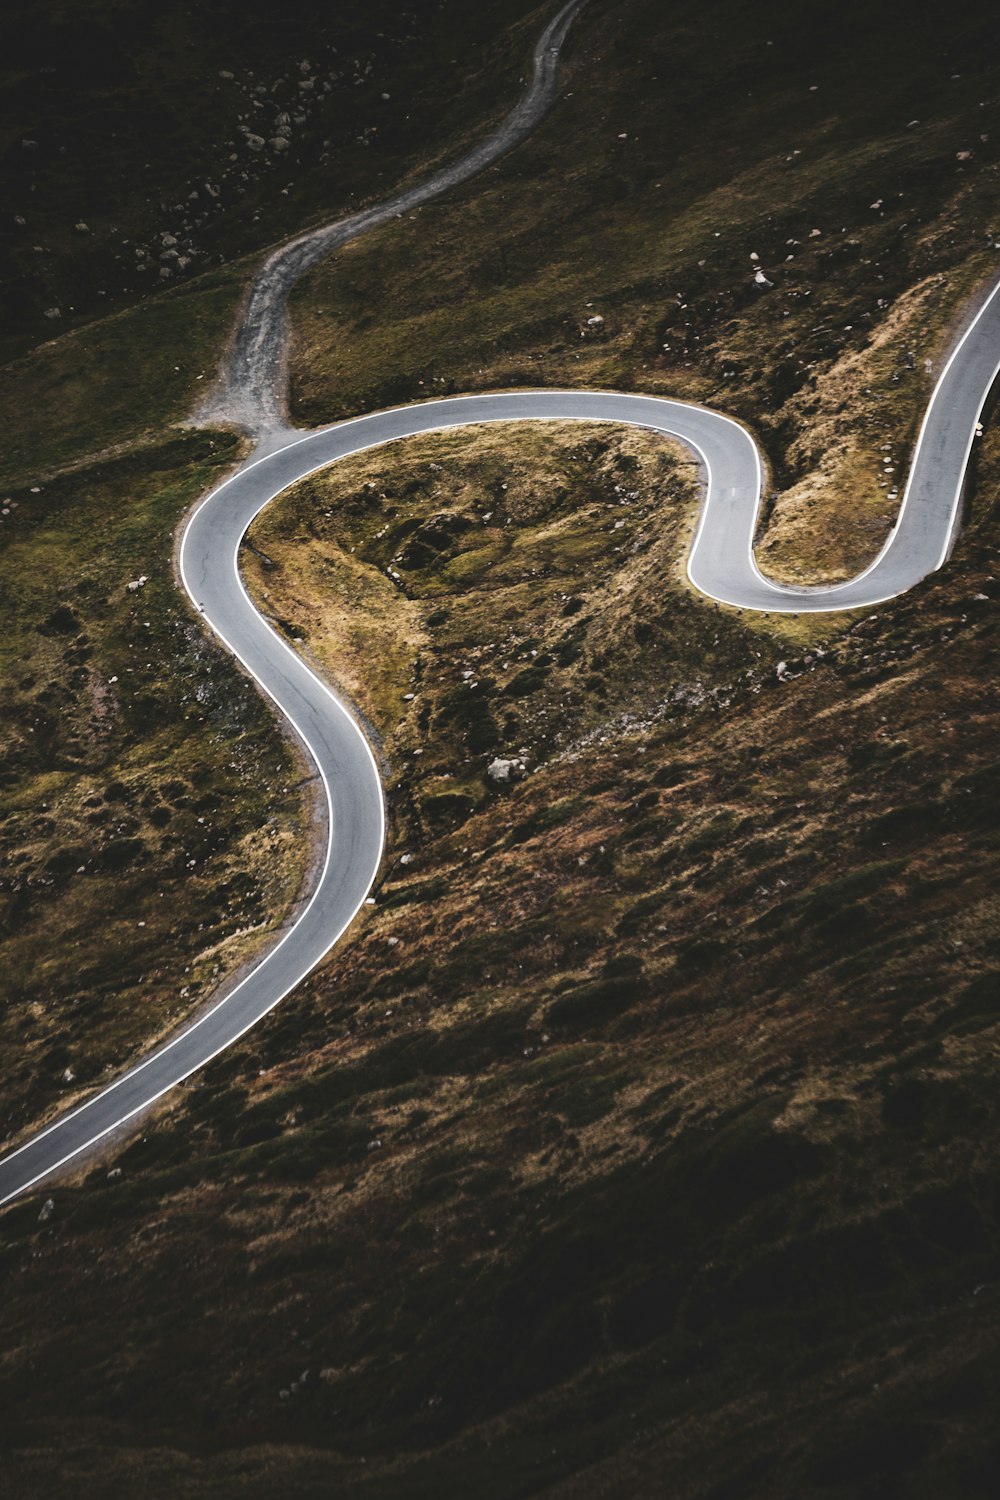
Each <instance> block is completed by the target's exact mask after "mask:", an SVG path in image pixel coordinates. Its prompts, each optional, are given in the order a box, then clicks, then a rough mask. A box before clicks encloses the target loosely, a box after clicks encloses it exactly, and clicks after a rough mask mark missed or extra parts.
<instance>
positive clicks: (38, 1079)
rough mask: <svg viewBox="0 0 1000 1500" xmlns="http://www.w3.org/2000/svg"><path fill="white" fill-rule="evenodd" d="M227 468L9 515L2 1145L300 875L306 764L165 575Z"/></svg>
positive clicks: (178, 464) (100, 486)
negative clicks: (299, 766) (186, 517)
mask: <svg viewBox="0 0 1000 1500" xmlns="http://www.w3.org/2000/svg"><path fill="white" fill-rule="evenodd" d="M234 452H235V443H234V441H233V439H232V438H230V437H228V436H225V437H210V436H189V437H175V438H173V439H168V440H165V441H163V442H162V443H160V444H159V445H157V446H154V447H151V448H147V449H137V450H133V452H131V453H130V454H128V455H126V456H123V457H121V458H118V459H114V460H108V461H107V462H105V463H102V464H99V465H94V466H92V467H89V468H86V469H84V470H82V471H81V472H79V473H75V474H71V475H68V476H66V477H64V478H62V479H56V480H53V481H52V482H50V483H48V484H46V485H44V486H41V487H36V489H35V490H34V491H33V490H32V489H30V488H25V489H21V490H17V491H14V492H12V494H11V495H10V496H9V497H8V499H7V502H6V505H5V507H4V508H5V510H6V511H7V514H5V515H4V517H3V530H2V539H0V601H2V602H0V684H2V686H0V713H2V717H3V722H4V726H5V732H4V744H3V749H2V754H0V829H2V832H0V870H2V873H0V932H2V949H0V951H2V954H3V980H2V984H0V991H2V996H3V1002H2V1007H0V1045H2V1049H3V1056H4V1091H3V1114H2V1121H0V1127H2V1133H3V1135H4V1136H5V1137H9V1136H10V1135H11V1134H13V1133H15V1132H17V1131H19V1130H20V1129H22V1128H23V1127H24V1126H25V1125H26V1124H28V1123H29V1122H30V1121H31V1120H32V1119H37V1118H38V1117H39V1115H41V1114H42V1113H43V1112H45V1111H47V1110H48V1109H50V1108H51V1106H52V1105H53V1103H55V1102H56V1101H65V1100H67V1099H71V1098H72V1097H73V1096H74V1094H75V1093H76V1091H77V1090H78V1089H79V1088H80V1087H81V1086H84V1087H85V1086H86V1085H88V1084H91V1083H94V1082H98V1081H100V1080H101V1078H102V1077H103V1075H104V1072H105V1069H106V1068H107V1067H108V1066H109V1065H110V1066H112V1067H116V1066H119V1065H120V1064H121V1063H122V1062H124V1061H125V1060H126V1059H127V1058H128V1057H129V1056H130V1055H131V1054H132V1052H133V1050H134V1049H135V1048H136V1047H137V1046H139V1045H140V1044H143V1043H147V1042H148V1041H149V1039H150V1038H151V1037H153V1036H155V1035H156V1034H157V1033H158V1032H161V1031H162V1030H163V1029H164V1028H165V1027H166V1026H167V1025H168V1024H169V1023H170V1022H171V1020H173V1019H175V1018H176V1017H178V1016H182V1015H185V1014H186V1013H187V1012H189V1011H190V1009H191V1007H192V1006H193V1005H194V1004H195V1003H196V1002H197V1000H198V999H199V998H200V997H202V996H204V995H205V994H207V993H208V992H209V990H210V989H211V988H212V982H213V980H214V979H217V978H218V977H219V975H220V974H225V973H227V972H229V971H230V970H231V969H233V968H234V967H235V966H236V964H237V963H238V962H239V961H240V960H241V959H242V958H243V957H244V956H246V954H247V953H248V952H250V951H251V950H252V948H253V947H254V946H256V945H257V944H259V941H260V935H261V934H263V933H264V932H266V931H268V930H270V929H272V928H273V926H274V925H275V923H276V921H278V920H280V918H281V917H282V915H283V914H284V911H285V908H286V906H287V902H288V896H289V892H290V890H294V888H295V886H296V884H297V882H298V881H299V880H300V879H301V877H302V873H303V869H304V863H305V855H306V851H305V850H304V849H303V847H302V837H301V832H300V829H299V825H298V813H299V799H300V793H299V792H298V790H297V789H295V785H294V784H295V783H296V782H297V781H298V775H299V773H298V772H297V770H296V769H295V765H294V761H293V757H292V755H291V753H290V752H289V750H288V749H287V748H286V747H284V746H282V744H281V742H280V741H279V740H277V738H276V736H275V733H274V728H273V724H272V721H271V718H270V716H269V714H268V712H267V710H266V708H265V707H264V705H263V704H262V703H261V701H260V699H259V698H258V696H257V694H256V693H255V692H254V691H253V689H252V688H251V687H250V685H249V684H248V683H247V682H245V681H244V679H243V678H242V677H241V676H240V674H239V672H238V671H237V670H236V669H235V667H234V666H232V665H231V664H230V662H229V660H228V659H226V658H223V657H221V656H220V654H219V653H218V652H217V651H216V650H215V649H214V648H213V647H211V646H210V645H209V644H208V642H207V641H206V640H205V638H204V635H203V633H202V631H201V629H200V628H199V627H198V626H197V625H195V624H194V622H193V621H192V620H191V618H190V615H189V613H188V610H187V608H186V607H185V605H184V603H183V601H182V599H181V597H180V594H179V593H178V591H177V588H176V585H175V583H174V578H173V574H172V569H171V563H170V554H171V542H172V534H173V530H174V527H175V526H176V524H177V519H178V517H179V516H180V515H181V514H182V513H183V511H184V509H185V508H186V506H188V505H189V504H190V503H191V501H192V500H193V499H194V498H195V497H196V496H197V495H199V494H200V493H201V492H202V491H203V490H205V489H206V488H207V487H208V486H209V485H210V484H211V483H212V482H213V481H215V480H216V479H218V478H219V477H220V476H221V474H222V473H224V472H225V467H226V466H227V465H228V464H229V463H231V462H232V458H233V456H234ZM140 580H143V581H142V582H141V584H140ZM130 584H131V585H133V587H132V588H130V587H129V585H130ZM255 934H256V935H255Z"/></svg>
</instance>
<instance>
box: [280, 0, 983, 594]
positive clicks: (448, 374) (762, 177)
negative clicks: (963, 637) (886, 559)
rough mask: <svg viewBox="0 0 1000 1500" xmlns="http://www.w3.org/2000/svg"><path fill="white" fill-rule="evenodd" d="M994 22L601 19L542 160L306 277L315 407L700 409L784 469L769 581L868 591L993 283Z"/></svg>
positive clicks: (838, 17)
mask: <svg viewBox="0 0 1000 1500" xmlns="http://www.w3.org/2000/svg"><path fill="white" fill-rule="evenodd" d="M998 25H1000V23H998V21H997V17H996V14H995V12H994V11H993V10H992V9H991V8H990V7H988V6H986V5H972V6H965V7H960V8H959V9H958V10H956V11H955V12H954V13H953V14H950V15H949V16H948V17H947V21H945V20H944V18H943V17H942V14H941V10H940V7H939V6H936V5H930V4H927V3H921V4H917V5H915V6H911V7H909V8H908V11H907V19H906V24H905V26H901V25H900V21H899V14H898V10H897V9H896V8H895V7H892V6H890V5H887V4H868V3H866V0H849V3H847V4H844V5H836V6H833V5H831V6H825V7H824V6H820V5H807V6H806V7H805V8H804V9H803V7H801V6H790V5H785V4H781V3H769V4H763V5H754V6H748V5H746V4H745V3H743V0H713V3H711V4H708V5H705V4H703V3H700V0H699V3H692V0H674V3H671V4H669V5H665V4H664V3H663V0H627V3H625V4H617V5H608V4H603V3H600V0H598V3H594V4H592V5H591V6H590V7H589V8H588V10H587V11H586V12H585V13H584V15H583V16H582V17H581V21H580V28H579V31H578V32H577V34H576V37H575V40H574V44H573V48H572V52H571V61H570V72H569V73H568V75H567V80H566V81H567V94H566V96H565V97H564V98H563V99H562V101H561V102H560V106H559V109H558V110H557V111H556V112H555V113H554V114H553V115H551V116H550V117H549V118H548V120H546V121H545V122H544V124H543V125H542V127H541V128H540V129H539V131H538V132H537V133H536V134H535V135H534V136H533V137H532V139H531V140H530V141H529V142H528V143H527V144H526V145H525V147H524V148H523V149H522V150H520V151H518V152H517V153H516V155H514V156H513V157H510V158H508V159H507V160H506V161H505V162H502V163H500V164H499V165H498V166H497V167H496V168H495V169H493V170H492V171H491V172H490V173H489V174H487V177H486V178H485V179H484V180H483V181H477V182H474V183H470V184H469V185H467V186H466V187H465V188H464V189H462V190H461V191H460V192H458V193H456V194H455V195H453V197H452V198H451V199H450V200H449V202H448V203H447V204H444V205H438V204H434V205H431V206H429V207H427V208H425V209H423V210H421V211H420V213H418V214H416V215H414V216H411V217H410V218H408V219H405V220H403V221H402V222H400V223H399V224H396V225H393V226H390V227H388V228H385V229H382V230H380V231H379V232H378V233H377V234H374V235H372V236H370V237H369V238H367V239H365V240H364V241H361V242H359V243H358V244H356V245H353V246H351V247H350V248H349V249H348V250H347V251H346V252H344V253H343V254H341V255H338V256H337V257H335V258H334V259H333V260H331V261H329V262H328V263H327V264H326V265H325V266H322V267H319V268H318V269H317V270H316V271H315V272H313V273H312V275H311V276H310V277H309V278H308V279H307V281H306V282H304V283H303V285H302V287H301V288H300V290H299V291H298V292H297V293H296V295H295V297H294V298H293V308H294V309H295V314H296V329H297V338H298V350H297V355H296V360H295V363H294V366H293V384H292V389H293V398H294V404H295V409H296V411H297V413H298V414H299V416H300V417H301V418H302V419H303V420H304V421H306V422H309V423H313V422H318V421H320V420H329V419H331V418H333V417H337V416H340V415H342V414H347V413H352V412H356V411H365V410H371V409H372V408H374V407H377V406H379V405H387V404H392V403H394V402H399V401H403V400H407V399H412V398H413V397H415V396H428V395H437V394H445V393H446V392H449V391H452V390H458V391H463V390H469V389H474V388H478V387H487V388H489V387H496V386H498V385H500V386H503V385H525V384H527V385H545V384H558V385H566V384H569V385H594V386H606V387H607V386H610V387H618V388H623V389H638V390H644V391H664V392H666V393H669V394H672V395H688V396H691V397H693V398H694V399H695V400H698V401H704V402H706V403H707V404H709V405H714V406H717V407H719V408H720V409H722V410H724V411H728V412H731V413H733V414H734V415H736V416H740V417H743V418H745V419H746V420H747V421H749V422H750V423H751V425H752V426H753V428H754V431H755V433H756V434H757V435H758V437H759V439H760V441H761V442H762V444H763V446H764V449H765V452H766V454H767V456H768V459H769V462H770V465H771V471H772V479H773V481H774V485H775V489H776V490H777V491H778V492H779V495H780V498H779V500H778V503H777V505H776V507H775V508H774V512H773V514H772V516H771V525H770V528H769V530H768V534H767V537H766V540H765V545H764V551H763V557H764V560H765V563H766V564H767V565H768V566H769V567H771V568H773V569H775V570H776V571H778V572H783V573H785V574H788V575H790V576H793V577H796V576H797V577H816V576H827V575H828V576H846V575H848V574H850V573H852V572H855V571H857V569H858V568H859V567H860V566H862V565H863V563H864V562H865V560H867V558H868V557H870V555H871V553H872V551H873V550H874V549H875V548H877V545H878V543H879V541H880V540H881V539H882V537H883V536H884V534H885V531H886V529H887V527H888V525H889V524H890V521H891V517H892V516H893V515H894V513H895V509H896V501H895V499H893V498H892V495H891V492H892V490H893V487H894V485H895V484H898V482H899V480H900V478H901V475H902V469H901V467H900V465H901V463H902V461H903V458H904V456H905V454H906V453H907V451H908V448H909V444H910V442H911V440H912V438H913V436H914V434H915V431H916V422H917V419H918V414H919V411H920V407H921V404H922V402H923V400H924V398H925V396H926V394H927V392H928V391H929V389H930V381H929V379H928V375H927V371H926V370H925V366H924V361H925V359H934V358H935V356H936V355H937V353H938V351H939V349H940V347H941V343H942V336H943V334H944V332H945V330H946V329H947V327H948V325H949V323H950V321H951V320H953V319H954V317H955V315H956V311H957V310H958V309H960V308H961V306H962V303H963V300H964V298H965V297H966V296H967V295H968V292H969V290H970V288H971V287H972V286H973V285H974V284H975V282H976V281H977V280H981V279H982V277H983V276H986V275H989V274H990V273H991V271H993V270H994V269H995V268H997V267H998V257H997V252H996V251H995V249H993V248H992V246H993V236H994V234H996V235H998V236H1000V176H998V173H997V143H998V141H1000V120H998V103H997V79H996V64H995V59H996V43H997V40H998ZM574 60H575V61H574ZM751 257H756V259H752V258H751ZM758 269H759V270H761V271H762V272H763V274H764V276H765V279H766V280H767V281H769V282H771V283H772V284H773V285H772V287H771V289H770V290H768V289H761V288H760V287H758V286H757V285H756V283H755V273H756V271H757V270H758ZM387 287H389V288H391V297H389V298H388V299H387V298H386V288H387ZM387 301H388V302H389V304H390V306H391V315H390V316H388V317H379V316H376V315H375V314H374V309H375V308H378V307H382V306H384V305H385V304H386V302H387ZM595 319H596V320H597V321H596V322H595V321H594V320H595ZM890 458H891V460H892V472H887V471H886V469H885V465H886V463H887V462H888V460H889V459H890Z"/></svg>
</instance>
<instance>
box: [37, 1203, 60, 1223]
mask: <svg viewBox="0 0 1000 1500" xmlns="http://www.w3.org/2000/svg"><path fill="white" fill-rule="evenodd" d="M55 1211H56V1205H55V1202H54V1200H53V1199H52V1198H46V1200H45V1202H44V1203H43V1204H42V1211H41V1213H40V1214H39V1215H38V1222H39V1224H47V1223H48V1222H49V1220H50V1219H51V1217H52V1215H53V1214H54V1213H55Z"/></svg>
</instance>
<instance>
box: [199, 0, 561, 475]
mask: <svg viewBox="0 0 1000 1500" xmlns="http://www.w3.org/2000/svg"><path fill="white" fill-rule="evenodd" d="M585 3H586V0H568V3H567V4H565V5H563V6H562V7H561V9H560V10H559V11H558V12H557V14H556V15H555V16H554V17H553V19H552V20H551V21H550V22H549V24H548V26H547V27H546V28H545V30H544V32H543V33H542V35H541V37H540V38H539V40H538V42H537V43H536V45H535V51H534V57H533V68H532V76H531V81H530V83H529V84H528V86H527V88H526V89H525V91H524V93H523V94H522V95H521V98H520V99H519V100H518V102H517V104H515V106H514V108H513V109H512V110H511V112H510V114H508V115H507V116H506V118H505V119H504V120H503V121H502V122H501V124H500V125H499V126H498V127H497V129H496V130H495V131H494V132H493V134H492V135H490V136H487V138H486V139H485V140H484V141H480V142H479V143H478V144H477V145H475V146H472V147H471V148H470V149H469V150H468V151H467V152H466V153H465V154H464V155H463V156H460V157H459V158H458V159H457V160H456V161H454V162H451V163H449V164H448V165H446V166H444V167H442V168H441V169H440V170H439V171H437V172H435V173H433V174H432V175H431V176H430V177H428V178H427V179H426V181H424V182H422V183H419V184H417V186H416V187H412V188H408V189H406V190H405V191H404V192H401V193H397V194H396V195H395V196H394V197H392V198H388V199H386V200H385V202H383V203H377V204H375V205H373V207H371V208H367V209H363V210H362V211H361V212H359V213H356V214H349V215H347V216H346V217H345V218H342V219H336V220H334V222H333V223H332V224H325V225H323V226H322V227H321V228H319V229H312V230H310V231H309V232H308V233H306V234H303V235H300V236H298V238H297V239H294V240H290V241H289V242H288V243H287V244H285V245H282V246H281V248H280V249H278V250H276V251H275V252H274V254H273V255H271V256H269V257H268V259H267V260H266V261H265V263H264V265H263V266H262V267H261V270H260V271H259V272H258V274H257V277H256V279H255V280H254V282H253V284H252V285H251V287H250V290H249V293H248V295H247V297H246V300H245V302H244V304H243V307H242V309H241V312H240V321H239V324H238V326H237V329H236V332H235V335H234V337H233V339H232V341H231V343H230V345H229V348H228V350H227V352H226V356H225V359H224V361H223V365H222V368H221V370H220V372H219V378H218V381H217V383H216V385H215V387H214V389H213V390H212V391H211V393H210V394H209V396H208V398H207V400H206V401H205V402H204V403H203V404H202V405H201V406H200V407H199V408H198V411H197V412H196V414H195V417H194V421H195V422H196V423H197V424H198V425H199V426H217V425H218V424H220V423H224V424H227V425H229V424H231V425H234V426H236V427H239V428H241V429H242V430H243V431H244V432H247V433H249V435H250V436H251V437H252V438H254V439H255V441H256V442H257V444H258V446H259V447H262V448H265V449H266V448H270V447H271V446H274V445H275V440H276V439H283V438H284V436H285V435H286V434H287V433H288V431H289V430H290V423H289V419H288V399H287V397H288V366H287V349H288V311H287V303H288V294H289V292H290V291H291V290H292V288H293V286H294V285H295V283H296V282H297V281H298V280H299V278H300V277H302V276H304V275H305V273H306V272H307V271H309V270H311V269H312V267H313V266H315V265H316V264H317V263H318V262H319V261H321V260H323V259H324V258H325V257H326V256H327V255H329V254H330V253H331V251H333V250H336V249H337V248H338V247H339V246H340V245H345V244H347V243H348V241H349V240H353V239H357V237H358V236H359V235H362V234H366V233H367V232H368V230H370V229H376V228H378V227H379V226H380V225H382V224H387V223H389V222H390V221H391V220H392V219H395V218H396V217H397V216H398V215H400V214H403V213H406V212H407V211H408V210H410V209H413V208H416V207H418V206H419V205H420V204H422V203H427V202H429V201H430V200H431V199H432V198H436V197H438V196H439V195H440V194H441V193H446V192H447V191H448V190H449V189H450V188H453V187H457V186H458V185H459V184H460V183H463V182H466V181H468V179H469V178H470V177H474V176H475V175H476V174H477V173H478V172H481V171H482V170H483V168H484V167H487V166H489V164H490V163H491V162H494V161H496V160H497V159H498V158H499V157H501V156H504V155H505V154H506V153H507V152H508V151H510V150H512V149H513V148H514V147H515V146H517V145H518V144H519V143H520V142H521V141H523V140H524V139H525V137H526V136H528V135H530V134H531V132H532V131H533V130H534V129H535V127H536V125H537V124H538V123H539V121H540V120H542V119H543V117H544V116H545V114H546V113H547V111H548V110H549V108H550V107H551V105H552V103H553V102H554V100H555V96H556V82H557V76H558V71H559V57H560V53H561V50H562V46H563V42H564V41H565V39H566V35H567V33H568V31H569V29H570V26H571V25H572V23H573V21H574V19H575V17H576V15H577V14H578V12H579V11H580V10H581V9H582V8H583V6H584V4H585Z"/></svg>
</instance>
